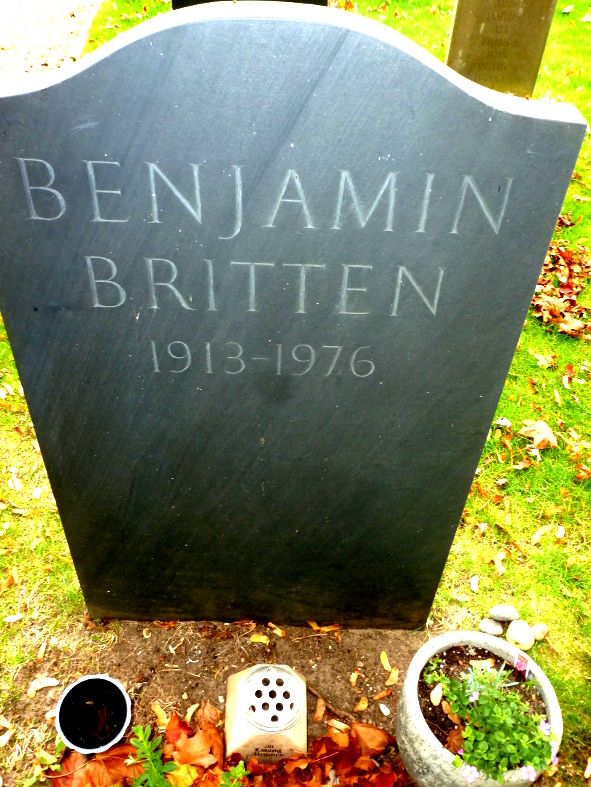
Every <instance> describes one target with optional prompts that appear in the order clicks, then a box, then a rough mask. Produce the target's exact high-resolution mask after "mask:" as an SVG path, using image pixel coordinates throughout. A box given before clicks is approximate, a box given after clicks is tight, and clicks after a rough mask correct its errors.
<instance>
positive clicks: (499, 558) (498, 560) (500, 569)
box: [492, 552, 507, 574]
mask: <svg viewBox="0 0 591 787" xmlns="http://www.w3.org/2000/svg"><path fill="white" fill-rule="evenodd" d="M506 557H507V553H506V552H497V554H496V555H495V556H494V557H493V560H492V562H493V563H494V564H495V569H496V571H497V574H504V573H505V571H506V570H507V569H506V568H505V566H504V565H503V560H504V559H505V558H506Z"/></svg>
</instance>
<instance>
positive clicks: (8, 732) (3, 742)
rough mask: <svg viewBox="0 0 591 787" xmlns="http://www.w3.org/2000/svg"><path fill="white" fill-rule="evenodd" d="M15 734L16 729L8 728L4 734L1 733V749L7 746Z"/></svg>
mask: <svg viewBox="0 0 591 787" xmlns="http://www.w3.org/2000/svg"><path fill="white" fill-rule="evenodd" d="M13 735H14V730H13V729H10V730H6V732H4V733H2V735H0V749H1V748H2V747H3V746H6V744H7V743H8V741H9V740H10V739H11V738H12V736H13Z"/></svg>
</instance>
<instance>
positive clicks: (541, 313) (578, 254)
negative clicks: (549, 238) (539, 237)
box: [531, 241, 591, 341]
mask: <svg viewBox="0 0 591 787" xmlns="http://www.w3.org/2000/svg"><path fill="white" fill-rule="evenodd" d="M590 278H591V256H590V255H589V250H588V249H587V248H585V247H584V246H579V247H578V248H577V249H576V250H573V249H567V248H565V247H564V246H563V245H561V243H560V242H556V241H554V242H552V243H551V244H550V248H549V250H548V254H547V255H546V259H545V261H544V267H543V269H542V273H541V274H540V278H539V279H538V284H537V286H536V290H535V294H534V297H533V299H532V306H531V310H532V313H533V315H534V316H535V317H538V319H541V320H542V322H543V323H544V324H545V325H555V326H556V327H557V329H558V331H559V333H566V334H568V335H569V336H573V337H575V338H583V339H586V340H587V341H591V310H589V309H588V308H585V307H584V306H582V305H581V304H580V303H579V302H578V300H577V297H578V296H579V295H580V293H581V292H582V290H583V289H584V288H585V286H586V285H587V283H588V280H589V279H590Z"/></svg>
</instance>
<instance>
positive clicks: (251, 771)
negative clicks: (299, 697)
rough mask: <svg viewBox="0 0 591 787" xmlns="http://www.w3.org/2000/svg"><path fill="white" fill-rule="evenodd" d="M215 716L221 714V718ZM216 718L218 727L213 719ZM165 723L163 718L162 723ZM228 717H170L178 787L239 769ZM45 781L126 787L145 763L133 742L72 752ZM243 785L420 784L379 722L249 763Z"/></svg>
mask: <svg viewBox="0 0 591 787" xmlns="http://www.w3.org/2000/svg"><path fill="white" fill-rule="evenodd" d="M214 711H215V713H214ZM212 717H214V718H216V719H217V721H216V722H215V723H214V722H212V721H210V719H211V718H212ZM158 721H160V718H158ZM221 724H222V721H221V713H220V712H219V711H217V709H215V708H214V707H213V706H212V705H211V703H206V704H205V706H203V710H202V708H201V707H200V709H199V710H198V712H197V714H196V721H195V724H194V725H191V724H189V723H187V722H186V721H184V720H183V719H181V718H180V717H179V716H178V715H177V714H176V713H173V714H172V715H171V716H170V719H169V721H168V724H167V727H166V730H165V733H164V739H163V743H162V753H161V756H162V761H163V763H164V764H165V763H171V764H173V765H171V766H170V767H173V766H176V767H175V768H174V770H172V771H171V772H170V773H168V774H167V775H166V781H167V782H168V783H169V784H171V785H173V787H174V785H177V786H178V787H191V785H202V787H219V784H220V783H221V777H222V773H223V771H224V770H225V769H228V768H230V767H232V766H235V765H237V764H238V762H239V761H240V760H241V759H242V758H241V755H240V754H233V755H232V756H231V757H230V758H228V759H227V760H225V758H224V739H223V733H222V730H221V728H220V727H221ZM45 762H46V765H45V768H44V770H43V775H44V776H45V777H46V778H48V779H49V780H51V783H52V784H53V785H54V787H116V786H117V787H123V785H128V784H131V782H132V781H133V780H134V779H136V778H138V777H141V775H142V774H143V773H144V765H143V764H142V762H141V761H138V757H137V750H136V749H135V748H134V746H133V745H131V744H129V743H125V744H117V745H115V746H114V747H112V748H111V749H109V750H108V751H106V752H103V753H102V754H97V755H94V756H93V755H91V756H87V755H84V754H80V753H79V752H75V751H68V750H66V752H65V753H64V755H63V757H62V759H61V762H59V763H58V761H57V758H56V757H53V756H51V755H48V756H47V757H46V760H45ZM246 771H247V776H245V777H243V778H242V779H241V780H240V783H241V785H242V787H321V785H324V784H337V783H338V784H339V785H342V786H343V787H398V786H400V787H404V786H406V785H408V786H410V785H412V784H413V782H412V781H411V779H410V777H409V776H408V774H407V773H406V770H405V769H404V766H403V764H402V762H401V760H400V758H399V756H398V755H397V753H396V752H395V749H394V738H393V736H392V735H391V734H390V733H389V732H387V731H386V730H384V729H381V728H379V727H376V726H374V725H372V724H365V723H362V722H354V723H353V724H352V725H347V724H343V723H341V722H338V721H335V720H333V723H332V724H329V725H328V726H327V730H326V732H325V733H324V734H323V735H320V736H319V737H317V738H315V739H314V740H313V741H312V742H311V744H310V747H309V751H308V752H307V753H297V754H293V755H292V756H290V757H286V758H283V759H281V760H279V761H277V762H274V763H263V762H260V761H259V760H258V759H257V758H256V757H251V758H250V759H248V760H247V761H246Z"/></svg>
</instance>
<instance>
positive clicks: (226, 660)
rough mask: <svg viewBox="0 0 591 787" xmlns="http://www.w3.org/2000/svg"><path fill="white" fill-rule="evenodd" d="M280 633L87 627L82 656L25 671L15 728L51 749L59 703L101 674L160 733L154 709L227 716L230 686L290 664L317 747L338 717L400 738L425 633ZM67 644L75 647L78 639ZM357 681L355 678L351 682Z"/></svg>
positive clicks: (57, 657) (51, 658) (53, 659)
mask: <svg viewBox="0 0 591 787" xmlns="http://www.w3.org/2000/svg"><path fill="white" fill-rule="evenodd" d="M283 630H284V631H285V636H282V637H281V636H277V635H276V634H274V633H273V631H272V630H271V629H270V628H268V627H267V626H264V625H257V624H255V623H253V622H252V621H240V622H237V623H218V622H211V621H205V622H181V623H158V622H154V623H149V624H146V623H145V622H138V623H136V622H131V621H123V622H121V621H113V622H110V623H106V624H104V625H102V624H99V625H97V624H95V623H92V622H90V621H88V622H87V623H86V627H85V628H84V627H82V626H81V631H80V632H79V634H80V638H79V646H78V647H74V648H72V645H71V643H72V639H70V644H69V645H64V646H63V647H60V645H59V643H57V644H54V645H53V646H50V647H48V648H47V650H46V651H45V653H44V655H43V660H42V662H40V663H33V664H29V665H26V666H25V667H23V668H22V669H21V671H20V672H19V674H18V676H17V684H18V687H19V689H20V690H21V691H22V695H21V697H20V699H18V700H17V701H16V703H15V705H14V706H13V708H12V709H11V721H12V722H13V724H15V726H17V728H20V729H21V730H25V729H30V730H33V729H34V730H36V731H37V733H39V731H42V730H44V736H45V739H46V741H47V745H48V747H49V748H50V749H51V744H50V741H51V740H52V739H53V738H54V737H55V736H54V731H53V726H52V725H53V722H52V719H51V712H52V710H53V709H54V708H55V705H56V703H57V700H58V698H59V696H60V694H61V693H62V691H63V690H64V688H65V687H66V686H67V685H68V684H69V683H71V682H73V681H74V680H76V679H77V678H79V677H81V676H82V675H91V674H101V673H106V674H109V675H111V676H112V677H114V678H118V679H119V680H120V681H121V682H122V683H123V685H124V686H125V687H126V688H127V690H128V691H129V693H130V695H131V698H132V702H133V707H132V724H133V725H136V724H152V725H154V724H155V715H154V711H153V709H152V707H151V706H152V704H153V703H155V702H158V703H159V705H160V706H161V707H162V709H163V710H164V711H165V712H166V713H169V714H170V713H171V712H173V711H176V712H177V713H178V714H179V715H180V716H181V717H182V716H184V714H185V713H186V711H187V709H188V708H189V707H190V706H191V705H193V704H194V703H197V702H202V701H204V700H205V699H209V700H210V701H211V702H212V703H213V704H214V705H216V706H217V707H218V708H219V709H220V710H221V711H222V712H223V710H224V704H225V695H226V681H227V678H228V676H229V675H231V674H233V673H235V672H239V671H240V670H242V669H245V668H246V667H250V666H252V665H254V664H263V663H266V664H286V665H287V666H289V667H292V668H293V669H295V670H297V671H298V672H299V673H300V674H302V675H303V676H304V677H305V678H306V681H307V684H308V687H309V689H310V691H309V692H308V735H309V738H310V739H311V738H315V737H318V736H319V735H322V734H324V733H325V732H326V719H328V718H331V717H332V718H334V717H337V718H339V717H340V718H341V719H342V720H344V721H348V722H350V721H351V720H352V719H355V720H357V721H362V722H368V723H371V724H374V725H376V726H379V727H382V728H383V729H385V730H386V731H388V732H390V733H391V734H394V719H395V709H396V703H397V701H398V696H399V690H400V685H401V683H402V680H403V677H404V674H405V673H406V670H407V668H408V664H409V662H410V659H411V658H412V656H413V655H414V653H415V652H416V651H417V650H418V648H419V647H420V646H421V645H422V644H423V643H424V642H425V640H426V638H427V637H426V634H425V633H424V632H412V631H399V630H381V629H359V630H345V631H336V632H328V633H319V632H315V631H314V630H313V629H312V628H310V627H295V626H287V627H285V628H284V629H283ZM70 634H71V636H72V637H75V632H70ZM255 634H259V635H265V636H267V637H268V639H269V641H268V644H265V643H261V642H253V641H251V638H252V637H253V635H255ZM93 639H96V640H100V641H101V642H102V643H104V642H105V641H108V640H110V644H108V645H104V644H97V645H96V646H94V647H93ZM382 651H386V653H387V655H388V659H389V661H390V666H391V667H393V668H394V667H396V668H398V669H399V671H400V674H399V679H398V681H397V683H395V684H394V685H392V686H386V681H388V682H389V680H388V679H389V678H390V675H391V672H388V671H387V670H386V669H385V668H384V666H383V664H382V661H381V660H380V654H381V652H382ZM353 673H355V674H356V677H355V678H353V679H352V677H351V676H352V675H353ZM38 674H44V675H49V676H51V677H52V678H56V679H57V680H59V684H60V685H59V686H55V687H50V688H49V689H45V690H42V691H39V692H38V693H37V694H36V695H35V696H34V697H29V696H27V694H26V691H27V687H28V686H29V685H30V683H31V681H32V680H33V679H34V678H35V677H36V676H37V675H38ZM353 682H354V683H355V685H353ZM317 696H321V697H322V698H323V699H324V700H325V701H326V703H327V710H326V713H325V716H324V718H323V719H322V720H321V721H319V722H318V721H314V718H313V717H314V711H315V708H316V702H317ZM362 697H367V699H368V705H367V709H366V710H363V711H359V710H358V711H355V710H354V709H355V707H356V706H357V705H358V703H359V700H360V699H361V698H362ZM374 697H375V698H376V699H374ZM385 711H389V714H388V715H385ZM48 712H49V719H48V718H47V714H48ZM38 740H39V735H38V736H37V742H38ZM34 748H35V747H34V746H32V745H30V746H29V751H24V752H23V755H24V757H23V760H22V761H21V762H20V763H18V766H19V767H18V770H19V771H20V779H21V780H22V777H23V776H24V774H25V772H26V768H27V767H28V765H30V763H31V761H32V758H33V755H34ZM27 761H28V763H27ZM15 764H16V763H15ZM4 784H5V787H16V785H18V784H19V779H17V774H16V773H15V774H6V775H5V778H4Z"/></svg>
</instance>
